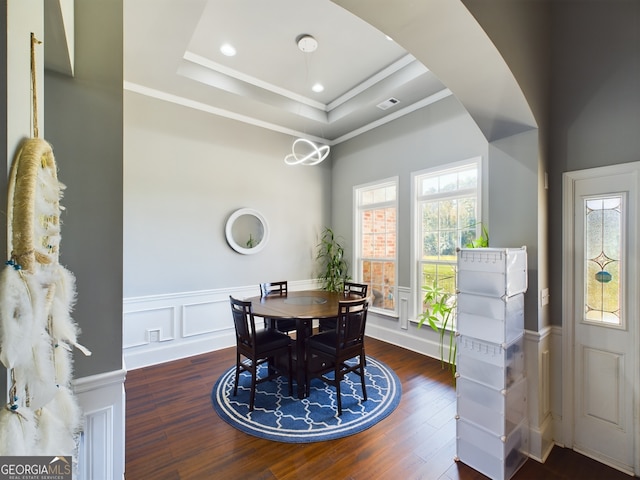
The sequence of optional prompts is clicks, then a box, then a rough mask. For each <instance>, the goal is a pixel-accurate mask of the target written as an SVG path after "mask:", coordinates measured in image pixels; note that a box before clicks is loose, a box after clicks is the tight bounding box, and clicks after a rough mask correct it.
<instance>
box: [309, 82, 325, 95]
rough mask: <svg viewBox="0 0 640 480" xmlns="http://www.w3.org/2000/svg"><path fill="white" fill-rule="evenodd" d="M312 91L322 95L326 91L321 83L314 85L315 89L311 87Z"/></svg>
mask: <svg viewBox="0 0 640 480" xmlns="http://www.w3.org/2000/svg"><path fill="white" fill-rule="evenodd" d="M311 90H313V91H314V92H316V93H320V92H323V91H324V85H322V84H321V83H316V84H314V85H313V87H311Z"/></svg>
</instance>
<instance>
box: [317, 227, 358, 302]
mask: <svg viewBox="0 0 640 480" xmlns="http://www.w3.org/2000/svg"><path fill="white" fill-rule="evenodd" d="M317 248H318V254H317V255H316V260H317V261H318V263H319V268H320V273H319V275H318V278H319V280H320V281H321V282H322V288H323V289H324V290H327V291H329V292H341V291H342V289H343V288H344V282H345V281H348V280H349V279H350V278H351V277H349V265H348V264H347V261H346V260H345V259H344V247H343V246H342V245H341V244H340V242H339V241H338V238H337V237H336V235H335V234H334V233H333V230H332V229H331V228H329V227H325V228H324V230H323V232H322V236H321V237H320V243H319V244H318V245H317Z"/></svg>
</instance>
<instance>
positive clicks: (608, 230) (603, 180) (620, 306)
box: [565, 165, 640, 473]
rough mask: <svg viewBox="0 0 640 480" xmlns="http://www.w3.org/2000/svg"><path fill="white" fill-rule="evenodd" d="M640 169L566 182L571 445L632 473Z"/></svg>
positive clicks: (596, 172)
mask: <svg viewBox="0 0 640 480" xmlns="http://www.w3.org/2000/svg"><path fill="white" fill-rule="evenodd" d="M638 168H640V165H636V166H635V168H634V169H632V171H628V170H627V171H620V167H619V166H618V167H608V168H602V169H594V170H592V171H590V172H577V173H576V174H573V178H571V177H572V174H566V176H565V186H567V177H569V178H571V181H572V183H571V188H570V189H569V190H570V191H571V192H572V199H571V200H572V202H571V203H572V209H573V212H572V213H573V215H572V217H573V218H572V219H571V218H566V217H565V221H569V222H571V220H573V221H572V222H571V223H572V227H573V231H572V232H571V235H570V237H571V238H572V245H567V244H565V252H566V253H565V255H568V256H570V257H571V260H570V264H571V267H572V270H573V271H572V274H571V275H569V278H572V282H570V283H571V285H567V291H566V292H567V293H568V294H569V295H570V297H569V299H568V301H570V302H571V303H572V305H571V306H569V308H568V309H565V312H570V313H571V315H570V317H565V319H566V321H570V322H572V324H573V325H572V326H573V328H572V329H569V330H568V331H569V332H571V333H572V334H573V345H571V343H569V344H568V346H569V348H571V347H573V351H572V353H571V355H572V363H573V382H572V389H573V391H572V392H571V393H572V394H571V397H572V404H573V405H572V421H573V425H572V427H573V432H572V445H573V448H574V449H575V450H576V451H579V452H581V453H584V454H586V455H588V456H590V457H592V458H594V459H596V460H598V461H600V462H602V463H605V464H608V465H610V466H612V467H615V468H617V469H619V470H622V471H625V472H628V473H634V471H636V468H637V461H638V454H637V451H638V446H637V444H636V443H637V436H638V433H637V432H638V426H637V423H638V422H637V415H638V412H637V408H638V407H637V406H638V383H639V380H638V365H637V362H638V353H637V350H638V312H639V309H638V303H639V300H638V299H639V297H640V292H639V291H638V286H639V285H638V254H637V251H638V223H639V222H638V213H639V209H638V192H637V188H638V186H637V178H638ZM565 194H566V192H565ZM567 200H568V199H567ZM565 205H567V203H565ZM565 232H566V230H565ZM567 247H569V248H567ZM565 300H567V299H565ZM565 331H567V330H565ZM565 345H567V344H565ZM565 372H566V370H565ZM636 473H638V472H637V471H636Z"/></svg>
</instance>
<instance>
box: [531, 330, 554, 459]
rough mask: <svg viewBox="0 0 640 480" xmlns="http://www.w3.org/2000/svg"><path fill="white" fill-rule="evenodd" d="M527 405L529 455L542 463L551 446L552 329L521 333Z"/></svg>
mask: <svg viewBox="0 0 640 480" xmlns="http://www.w3.org/2000/svg"><path fill="white" fill-rule="evenodd" d="M524 356H525V357H524V358H525V371H526V372H527V391H528V394H527V400H528V408H529V456H530V457H531V458H534V459H535V460H537V461H539V462H542V463H544V461H545V460H546V459H547V457H548V456H549V454H550V453H551V450H552V449H553V445H554V444H553V421H552V414H551V388H550V387H551V368H552V366H551V328H549V327H547V328H545V329H543V330H541V331H539V332H533V331H529V330H526V331H525V334H524Z"/></svg>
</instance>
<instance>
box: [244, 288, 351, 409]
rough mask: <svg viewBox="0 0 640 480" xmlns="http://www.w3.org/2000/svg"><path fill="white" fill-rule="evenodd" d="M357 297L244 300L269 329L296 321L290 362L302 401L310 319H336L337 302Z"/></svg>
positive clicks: (312, 294) (306, 294) (297, 294)
mask: <svg viewBox="0 0 640 480" xmlns="http://www.w3.org/2000/svg"><path fill="white" fill-rule="evenodd" d="M361 298H362V297H360V296H358V295H354V294H345V293H343V292H328V291H326V290H299V291H290V292H288V293H287V295H282V296H281V295H268V296H265V297H262V296H256V297H250V298H247V299H245V300H246V301H250V302H251V309H252V311H253V315H254V316H256V317H262V318H264V319H265V320H266V321H267V325H268V327H269V328H275V321H276V320H279V319H291V320H295V321H296V335H295V340H294V341H293V343H294V346H293V352H292V353H293V360H292V363H293V365H294V366H293V370H294V372H293V373H294V377H295V379H296V384H297V395H298V398H304V397H305V394H306V372H305V361H306V348H305V347H306V343H307V342H306V339H307V338H308V337H309V336H310V335H312V333H313V320H319V319H328V318H337V316H338V303H339V302H340V301H349V300H360V299H361ZM276 361H277V359H276Z"/></svg>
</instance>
